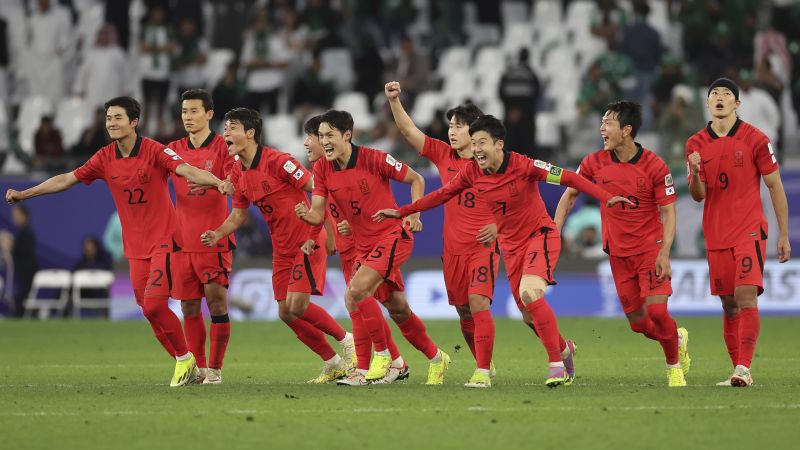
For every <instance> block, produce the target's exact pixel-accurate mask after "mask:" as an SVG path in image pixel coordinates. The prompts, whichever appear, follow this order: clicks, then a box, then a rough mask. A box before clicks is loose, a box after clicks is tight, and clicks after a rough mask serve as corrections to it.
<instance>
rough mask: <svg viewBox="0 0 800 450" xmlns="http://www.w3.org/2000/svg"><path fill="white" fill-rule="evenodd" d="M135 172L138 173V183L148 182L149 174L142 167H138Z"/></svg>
mask: <svg viewBox="0 0 800 450" xmlns="http://www.w3.org/2000/svg"><path fill="white" fill-rule="evenodd" d="M137 174H138V175H139V183H140V184H147V183H149V182H150V175H149V174H148V173H147V172H145V171H144V169H139V171H138V173H137Z"/></svg>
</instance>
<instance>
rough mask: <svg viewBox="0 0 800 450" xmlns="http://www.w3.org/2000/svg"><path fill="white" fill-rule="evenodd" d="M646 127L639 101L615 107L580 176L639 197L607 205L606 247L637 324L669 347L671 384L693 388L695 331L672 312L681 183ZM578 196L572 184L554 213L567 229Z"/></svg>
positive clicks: (630, 315) (632, 324) (629, 313)
mask: <svg viewBox="0 0 800 450" xmlns="http://www.w3.org/2000/svg"><path fill="white" fill-rule="evenodd" d="M641 125H642V107H641V106H640V105H639V104H637V103H633V102H624V101H623V102H615V103H611V104H609V105H608V108H607V111H606V113H605V115H604V116H603V120H602V122H601V124H600V134H601V136H602V137H603V148H602V149H601V150H598V151H596V152H594V153H592V154H590V155H588V156H586V157H585V158H584V159H583V161H582V162H581V165H580V167H579V168H578V173H579V174H581V175H583V177H585V178H586V179H588V180H590V181H592V182H594V183H596V184H598V185H601V186H603V189H606V190H608V191H610V192H614V193H618V194H619V195H622V196H623V197H626V198H628V200H630V201H632V202H633V205H628V204H625V203H622V204H620V205H618V206H616V207H614V208H613V209H610V208H609V209H607V208H603V209H601V215H602V222H603V232H602V236H603V248H604V249H605V251H606V253H608V255H609V262H610V263H611V274H612V275H613V277H614V283H615V284H616V286H617V294H618V295H619V299H620V303H622V309H623V311H624V312H625V315H626V316H627V318H628V322H629V323H630V327H631V329H632V330H633V331H635V332H637V333H642V334H644V335H645V336H647V337H648V338H650V339H653V340H655V341H658V342H659V343H660V344H661V346H662V347H663V349H664V354H665V356H666V358H667V382H668V385H669V386H671V387H679V386H686V379H685V378H684V375H685V374H686V373H687V372H688V371H689V365H690V359H689V355H688V351H687V349H686V348H687V345H688V342H689V333H688V332H687V331H686V329H685V328H680V329H678V328H677V327H676V325H675V321H674V320H673V319H672V317H670V314H669V311H667V300H668V299H669V296H670V295H672V285H671V283H670V273H671V269H670V265H669V251H670V247H671V246H672V241H673V239H674V238H675V200H676V198H675V186H674V183H673V180H672V175H671V174H670V173H669V168H668V167H667V165H666V164H665V163H664V161H663V160H661V158H659V157H658V156H657V155H656V154H655V153H653V152H651V151H650V150H648V149H646V148H643V147H642V146H641V145H640V144H639V143H637V142H636V141H635V140H634V139H635V138H636V133H637V132H638V131H639V128H640V127H641ZM578 194H579V192H578V191H577V190H576V189H573V188H567V190H566V191H565V192H564V194H563V195H562V196H561V200H560V201H559V202H558V208H557V209H556V214H555V218H554V219H555V222H556V226H557V227H558V230H559V231H560V230H561V228H562V227H563V225H564V221H565V220H566V218H567V215H568V214H569V212H570V210H571V209H572V207H573V206H574V205H575V199H576V198H577V197H578ZM662 222H663V223H662ZM679 336H680V339H679ZM679 340H680V343H679Z"/></svg>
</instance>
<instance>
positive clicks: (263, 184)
mask: <svg viewBox="0 0 800 450" xmlns="http://www.w3.org/2000/svg"><path fill="white" fill-rule="evenodd" d="M261 188H262V189H264V193H265V194H269V193H270V192H272V187H271V186H270V185H269V181H267V180H264V181H262V182H261Z"/></svg>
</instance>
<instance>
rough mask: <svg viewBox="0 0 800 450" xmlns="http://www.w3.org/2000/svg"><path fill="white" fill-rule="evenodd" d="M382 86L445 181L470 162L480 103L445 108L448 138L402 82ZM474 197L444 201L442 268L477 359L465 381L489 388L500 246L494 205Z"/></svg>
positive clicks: (406, 130)
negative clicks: (424, 118)
mask: <svg viewBox="0 0 800 450" xmlns="http://www.w3.org/2000/svg"><path fill="white" fill-rule="evenodd" d="M384 91H385V94H386V97H387V98H388V99H389V106H390V107H391V109H392V115H393V116H394V121H395V123H396V124H397V127H398V128H399V129H400V132H401V133H403V136H404V137H405V138H406V140H407V141H408V143H409V144H411V146H412V147H414V148H415V149H416V150H417V151H418V152H419V154H420V155H422V156H424V157H426V158H428V159H430V160H431V161H432V162H433V163H434V164H435V165H436V168H437V169H438V171H439V177H440V178H441V179H442V185H445V184H447V183H448V182H449V181H450V180H452V179H453V178H454V177H455V176H456V174H457V173H458V172H459V171H461V169H463V168H465V167H467V165H469V163H470V162H472V157H473V155H472V143H471V141H470V136H469V124H470V123H472V122H473V121H474V120H475V119H477V118H478V117H480V116H482V115H483V112H482V111H481V110H480V109H478V107H477V106H475V105H473V104H466V105H461V106H458V107H456V108H453V109H450V110H449V111H447V120H448V121H449V123H450V128H449V130H448V137H449V138H450V143H449V144H447V143H445V142H442V141H440V140H438V139H433V138H431V137H429V136H426V135H425V133H423V132H422V131H420V130H419V128H417V127H416V125H414V122H413V121H412V120H411V117H409V116H408V113H406V111H405V109H404V108H403V105H402V103H401V102H400V92H401V89H400V83H398V82H396V81H392V82H389V83H386V86H385V88H384ZM476 198H477V192H476V191H475V189H474V188H469V189H466V190H465V191H464V192H463V193H461V194H459V195H458V197H457V198H453V199H451V200H450V201H448V202H447V203H445V204H444V224H443V226H442V243H443V246H442V247H443V248H442V269H443V272H444V284H445V288H446V289H447V297H448V300H449V302H450V304H451V305H453V306H455V308H456V311H457V312H458V316H459V318H460V322H461V334H463V335H464V340H466V342H467V345H468V346H469V348H470V350H471V351H472V355H473V356H474V357H475V361H476V364H477V368H476V369H475V373H474V374H473V375H472V377H471V378H470V380H469V381H468V382H467V383H466V384H465V386H467V387H474V388H485V387H491V385H492V380H491V375H492V372H493V371H492V370H491V369H492V368H493V367H492V350H493V349H494V320H493V319H492V314H491V312H490V311H489V307H490V305H491V302H492V296H493V294H494V284H495V279H496V278H497V270H498V267H499V266H500V250H499V248H498V247H497V242H496V238H497V225H496V224H495V223H494V216H493V215H492V211H491V210H490V209H489V207H488V206H487V205H486V204H484V203H482V202H480V201H477V200H476Z"/></svg>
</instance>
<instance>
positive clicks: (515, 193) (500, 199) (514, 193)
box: [400, 152, 611, 253]
mask: <svg viewBox="0 0 800 450" xmlns="http://www.w3.org/2000/svg"><path fill="white" fill-rule="evenodd" d="M539 181H546V182H548V183H551V184H562V182H563V184H567V185H568V186H573V187H575V188H577V189H579V190H581V191H583V192H588V193H590V194H591V195H592V196H594V197H598V198H599V199H600V200H602V201H603V202H606V201H608V199H610V198H611V195H610V194H608V192H605V191H603V190H602V189H600V188H598V187H597V186H595V185H593V184H592V183H590V182H588V181H586V180H584V179H583V178H581V177H580V176H577V175H576V174H575V173H574V172H570V171H568V170H563V169H562V168H560V167H556V166H553V165H551V164H549V163H546V162H544V161H539V160H535V161H534V160H532V159H529V158H527V157H525V156H522V155H520V154H518V153H511V152H505V153H504V156H503V163H502V164H501V165H500V168H499V169H498V170H497V173H491V172H489V171H484V170H481V168H480V167H479V166H478V163H477V162H475V161H472V162H470V163H469V164H468V165H467V167H465V168H464V170H462V171H461V172H459V173H458V174H457V175H456V176H455V177H454V178H453V179H452V180H450V182H449V183H447V184H446V185H445V186H442V187H441V188H440V189H438V190H436V191H434V192H431V193H430V194H428V195H426V196H425V197H423V198H421V199H419V200H417V201H416V202H414V203H412V204H411V205H406V206H403V207H402V208H400V214H401V215H403V216H406V215H408V214H411V213H413V212H418V211H425V210H428V209H431V208H433V207H435V206H438V205H441V204H442V203H444V202H446V201H448V200H450V199H451V198H453V197H455V196H456V195H458V194H459V193H460V192H463V191H464V190H466V189H467V188H469V187H474V188H475V190H476V191H477V192H478V201H481V202H483V203H484V204H485V205H486V207H487V208H489V209H490V210H491V211H492V214H494V219H495V222H496V223H497V228H498V230H497V231H498V235H499V240H500V248H501V249H502V250H503V251H504V252H506V253H517V252H520V251H525V249H526V248H527V246H528V241H529V238H530V237H531V235H532V234H533V233H534V232H535V231H537V230H539V229H542V228H549V229H552V230H555V229H556V225H555V223H554V222H553V219H552V218H551V217H550V215H549V214H548V213H547V209H546V208H545V205H544V201H543V200H542V196H541V194H539V185H538V184H537V183H538V182H539ZM587 185H588V186H587Z"/></svg>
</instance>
